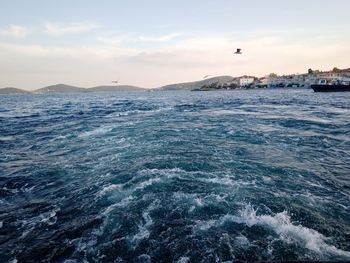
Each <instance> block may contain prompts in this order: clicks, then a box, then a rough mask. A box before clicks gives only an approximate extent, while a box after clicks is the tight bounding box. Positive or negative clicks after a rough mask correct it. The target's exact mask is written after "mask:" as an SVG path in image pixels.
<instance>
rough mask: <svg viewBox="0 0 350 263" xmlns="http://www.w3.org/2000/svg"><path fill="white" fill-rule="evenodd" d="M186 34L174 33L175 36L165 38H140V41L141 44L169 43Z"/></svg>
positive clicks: (170, 35) (168, 35)
mask: <svg viewBox="0 0 350 263" xmlns="http://www.w3.org/2000/svg"><path fill="white" fill-rule="evenodd" d="M183 35H184V34H182V33H173V34H167V35H163V36H143V35H142V36H139V37H138V41H140V42H168V41H171V40H173V39H175V38H178V37H181V36H183Z"/></svg>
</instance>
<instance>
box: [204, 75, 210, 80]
mask: <svg viewBox="0 0 350 263" xmlns="http://www.w3.org/2000/svg"><path fill="white" fill-rule="evenodd" d="M210 76H211V75H205V76H204V77H203V79H206V78H207V77H210Z"/></svg>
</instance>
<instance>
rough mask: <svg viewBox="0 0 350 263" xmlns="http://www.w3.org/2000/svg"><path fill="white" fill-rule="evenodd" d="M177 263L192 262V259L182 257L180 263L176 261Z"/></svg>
mask: <svg viewBox="0 0 350 263" xmlns="http://www.w3.org/2000/svg"><path fill="white" fill-rule="evenodd" d="M176 262H177V263H187V262H190V258H189V257H181V258H179V260H178V261H176Z"/></svg>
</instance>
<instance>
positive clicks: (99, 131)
mask: <svg viewBox="0 0 350 263" xmlns="http://www.w3.org/2000/svg"><path fill="white" fill-rule="evenodd" d="M112 129H113V127H110V126H107V127H106V126H101V127H99V128H97V129H95V130H92V131H87V132H83V133H81V134H80V135H79V136H78V137H82V138H84V137H90V136H95V135H101V134H105V133H108V132H111V131H112Z"/></svg>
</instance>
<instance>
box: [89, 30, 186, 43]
mask: <svg viewBox="0 0 350 263" xmlns="http://www.w3.org/2000/svg"><path fill="white" fill-rule="evenodd" d="M181 36H184V34H182V33H172V34H167V35H161V36H145V35H141V36H137V35H135V34H134V35H132V34H121V35H110V36H100V37H97V39H96V40H97V41H98V42H100V43H103V44H107V45H118V44H123V43H127V44H130V43H132V44H137V43H147V42H151V43H165V42H169V41H171V40H173V39H176V38H179V37H181Z"/></svg>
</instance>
